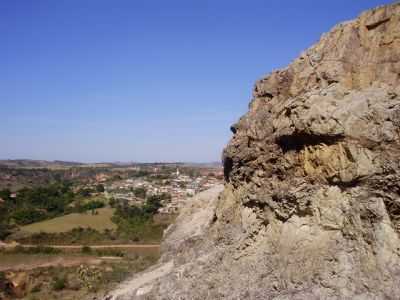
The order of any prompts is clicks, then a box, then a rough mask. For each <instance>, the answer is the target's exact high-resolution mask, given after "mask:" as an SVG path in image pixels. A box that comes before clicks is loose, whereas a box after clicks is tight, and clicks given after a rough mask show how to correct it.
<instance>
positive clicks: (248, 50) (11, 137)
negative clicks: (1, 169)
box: [0, 0, 392, 162]
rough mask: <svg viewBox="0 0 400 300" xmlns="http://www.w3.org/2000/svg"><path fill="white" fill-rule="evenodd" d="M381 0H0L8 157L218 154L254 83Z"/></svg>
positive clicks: (1, 151)
mask: <svg viewBox="0 0 400 300" xmlns="http://www.w3.org/2000/svg"><path fill="white" fill-rule="evenodd" d="M390 2H392V1H374V0H352V1H349V0H336V1H316V0H315V1H311V0H304V1H300V0H296V1H295V0H292V1H287V0H283V1H282V0H280V1H277V0H275V1H266V0H263V1H261V0H241V1H235V0H229V1H227V0H192V1H189V0H169V1H165V0H158V1H155V0H132V1H128V0H127V1H124V0H113V1H111V0H108V1H104V0H18V1H16V0H0V45H1V47H0V101H1V109H0V120H1V127H0V140H1V144H0V158H3V159H7V158H9V159H15V158H31V159H47V160H56V159H58V160H72V161H83V162H98V161H197V162H204V161H217V160H219V159H220V157H221V151H222V149H223V147H224V145H225V144H226V143H227V142H228V140H229V138H230V135H231V134H230V131H229V127H230V125H231V124H233V123H234V122H235V121H236V120H237V119H238V118H239V117H240V116H241V115H242V114H243V113H245V112H246V110H247V106H248V103H249V101H250V98H251V90H252V87H253V84H254V81H255V80H256V79H258V78H260V77H262V76H263V75H265V74H267V73H269V72H270V71H271V70H273V69H276V68H279V67H284V66H286V65H287V64H288V63H290V61H291V60H293V59H294V58H295V57H296V56H297V55H298V54H299V53H300V52H301V51H302V50H304V49H305V48H308V47H309V46H311V45H312V44H313V43H315V42H316V41H318V39H319V37H320V35H321V34H322V33H324V32H326V31H328V30H329V29H330V28H331V27H332V26H334V25H335V24H336V23H338V22H340V21H345V20H349V19H352V18H354V17H356V16H357V15H358V14H359V13H360V12H362V11H363V10H365V9H369V8H372V7H375V6H377V5H380V4H385V3H390Z"/></svg>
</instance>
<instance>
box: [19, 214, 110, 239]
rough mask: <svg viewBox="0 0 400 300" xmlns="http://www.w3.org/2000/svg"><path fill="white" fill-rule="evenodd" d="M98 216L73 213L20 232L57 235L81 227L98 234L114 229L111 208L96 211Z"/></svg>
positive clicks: (36, 224)
mask: <svg viewBox="0 0 400 300" xmlns="http://www.w3.org/2000/svg"><path fill="white" fill-rule="evenodd" d="M96 211H97V212H98V214H96V215H92V213H91V212H90V211H88V212H87V213H73V214H69V215H65V216H62V217H57V218H54V219H51V220H46V221H42V222H37V223H33V224H29V225H26V226H22V227H21V231H23V232H28V233H39V232H46V233H59V232H67V231H70V230H72V229H73V228H77V227H83V228H89V227H90V228H92V229H95V230H98V231H100V232H102V231H104V230H105V229H112V230H114V229H116V228H117V226H116V225H115V224H114V223H113V222H112V221H111V217H112V216H113V214H114V209H113V208H99V209H96Z"/></svg>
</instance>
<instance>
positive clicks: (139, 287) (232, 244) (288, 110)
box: [107, 3, 400, 299]
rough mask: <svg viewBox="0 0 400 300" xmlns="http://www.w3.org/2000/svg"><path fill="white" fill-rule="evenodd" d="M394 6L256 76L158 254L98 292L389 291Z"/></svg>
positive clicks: (397, 56) (397, 174)
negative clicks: (215, 182)
mask: <svg viewBox="0 0 400 300" xmlns="http://www.w3.org/2000/svg"><path fill="white" fill-rule="evenodd" d="M399 84H400V4H399V3H397V4H393V5H388V6H383V7H378V8H376V9H373V10H370V11H367V12H365V13H363V14H361V16H360V17H359V18H357V19H356V20H354V21H350V22H346V23H343V24H339V25H337V26H336V27H335V28H333V29H332V30H331V31H330V32H329V33H327V34H324V35H323V36H322V37H321V40H320V41H319V42H318V43H317V44H316V45H314V46H312V47H311V48H309V49H308V50H306V51H304V53H302V54H301V55H300V56H299V58H297V59H296V60H295V61H294V62H293V63H292V64H290V65H289V66H288V67H287V68H285V69H283V70H278V71H275V72H273V73H271V74H270V75H268V76H267V77H265V78H263V79H261V80H259V81H258V82H257V83H256V85H255V88H254V93H253V99H252V101H251V104H250V109H249V112H248V113H247V114H246V115H244V116H243V117H242V118H241V119H240V120H239V122H238V123H237V124H235V125H233V126H232V128H231V129H232V132H233V133H234V136H233V138H232V139H231V141H230V143H229V144H228V146H227V147H226V149H225V150H224V169H225V180H226V184H225V188H224V190H223V192H222V193H221V194H220V195H219V197H217V196H216V194H218V193H219V191H220V189H218V188H216V189H214V190H213V191H211V192H208V193H209V194H202V195H199V196H198V197H200V198H195V199H193V200H192V201H191V202H190V203H189V205H188V206H187V208H186V209H185V210H183V212H182V214H181V215H180V217H179V218H178V220H177V223H176V224H175V225H174V226H173V227H171V228H170V229H169V231H168V232H167V234H166V237H165V241H164V244H163V245H162V248H163V255H162V258H161V260H160V262H159V264H158V265H157V266H155V267H153V268H151V269H150V270H148V271H147V272H145V273H143V274H140V275H139V276H136V277H135V278H133V279H132V280H131V281H129V282H127V283H125V284H124V285H122V286H121V287H120V288H119V289H117V290H116V291H115V292H114V293H113V294H112V295H110V296H108V297H107V298H108V299H399V298H400V296H399V295H400V288H399V287H400V256H399V255H400V240H399V233H400V185H399V182H400V166H399V161H400V160H399V158H400V137H399V129H400V85H399Z"/></svg>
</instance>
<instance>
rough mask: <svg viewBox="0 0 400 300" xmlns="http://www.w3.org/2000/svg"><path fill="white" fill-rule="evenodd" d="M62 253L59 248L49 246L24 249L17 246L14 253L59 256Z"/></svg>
mask: <svg viewBox="0 0 400 300" xmlns="http://www.w3.org/2000/svg"><path fill="white" fill-rule="evenodd" d="M61 252H62V251H61V250H60V249H57V248H53V247H48V246H36V247H23V246H19V245H18V246H16V247H15V248H14V249H13V250H12V253H16V254H17V253H23V254H59V253H61Z"/></svg>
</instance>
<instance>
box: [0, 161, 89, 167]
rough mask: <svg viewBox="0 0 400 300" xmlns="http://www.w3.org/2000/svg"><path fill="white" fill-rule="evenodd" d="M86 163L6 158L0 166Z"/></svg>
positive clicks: (44, 165)
mask: <svg viewBox="0 0 400 300" xmlns="http://www.w3.org/2000/svg"><path fill="white" fill-rule="evenodd" d="M84 165H85V164H84V163H80V162H70V161H60V160H55V161H47V160H33V159H6V160H0V167H8V168H49V169H54V168H66V167H77V166H84Z"/></svg>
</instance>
